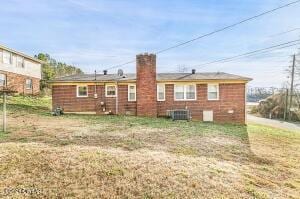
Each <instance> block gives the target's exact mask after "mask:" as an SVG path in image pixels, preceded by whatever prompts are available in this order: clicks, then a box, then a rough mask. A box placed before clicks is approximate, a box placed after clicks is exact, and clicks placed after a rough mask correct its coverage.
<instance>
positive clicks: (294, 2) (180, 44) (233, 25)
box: [105, 0, 300, 70]
mask: <svg viewBox="0 0 300 199" xmlns="http://www.w3.org/2000/svg"><path fill="white" fill-rule="evenodd" d="M299 2H300V0H297V1H293V2H290V3H288V4H284V5H282V6H279V7H277V8H274V9H272V10H268V11H265V12H262V13H260V14H258V15H255V16H252V17H249V18H247V19H244V20H242V21H239V22H237V23H234V24H231V25H229V26H225V27H223V28H220V29H217V30H214V31H212V32H210V33H206V34H204V35H201V36H198V37H196V38H194V39H191V40H188V41H185V42H182V43H178V44H176V45H174V46H171V47H168V48H165V49H161V50H159V51H157V52H156V53H155V54H161V53H163V52H166V51H169V50H171V49H174V48H178V47H180V46H184V45H186V44H189V43H191V42H194V41H196V40H199V39H202V38H204V37H208V36H211V35H213V34H216V33H219V32H222V31H224V30H227V29H230V28H233V27H235V26H237V25H240V24H243V23H246V22H248V21H252V20H254V19H256V18H258V17H261V16H264V15H267V14H270V13H273V12H275V11H277V10H280V9H283V8H286V7H289V6H291V5H294V4H297V3H299ZM133 62H135V60H131V61H128V62H125V63H122V64H118V65H115V66H111V67H109V68H107V69H105V70H110V69H114V68H118V67H122V66H124V65H127V64H131V63H133Z"/></svg>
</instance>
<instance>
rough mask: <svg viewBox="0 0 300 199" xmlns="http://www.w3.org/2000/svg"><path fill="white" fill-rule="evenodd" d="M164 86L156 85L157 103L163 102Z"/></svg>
mask: <svg viewBox="0 0 300 199" xmlns="http://www.w3.org/2000/svg"><path fill="white" fill-rule="evenodd" d="M165 92H166V89H165V84H157V101H165V100H166V99H165V98H166V96H165V95H166V94H165Z"/></svg>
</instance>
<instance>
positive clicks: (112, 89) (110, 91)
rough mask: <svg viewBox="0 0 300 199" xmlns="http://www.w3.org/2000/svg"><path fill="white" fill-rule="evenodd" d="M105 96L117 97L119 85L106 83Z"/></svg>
mask: <svg viewBox="0 0 300 199" xmlns="http://www.w3.org/2000/svg"><path fill="white" fill-rule="evenodd" d="M105 96H106V97H116V96H117V87H116V86H115V85H106V86H105Z"/></svg>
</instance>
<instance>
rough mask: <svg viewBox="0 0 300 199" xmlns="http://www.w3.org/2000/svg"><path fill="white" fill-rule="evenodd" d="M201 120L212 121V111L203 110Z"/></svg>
mask: <svg viewBox="0 0 300 199" xmlns="http://www.w3.org/2000/svg"><path fill="white" fill-rule="evenodd" d="M203 121H204V122H213V121H214V112H213V111H211V110H210V111H203Z"/></svg>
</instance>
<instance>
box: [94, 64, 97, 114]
mask: <svg viewBox="0 0 300 199" xmlns="http://www.w3.org/2000/svg"><path fill="white" fill-rule="evenodd" d="M94 80H95V86H94V99H95V112H96V114H97V98H98V95H97V71H96V70H95V79H94Z"/></svg>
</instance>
